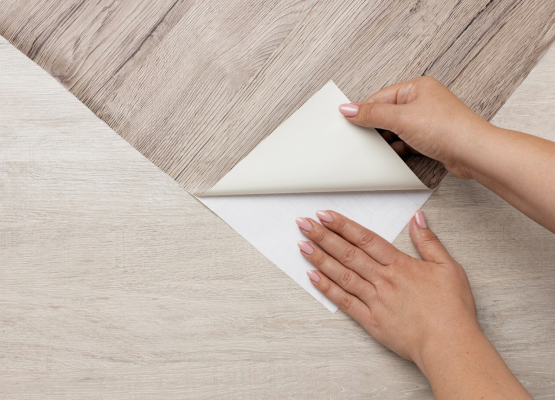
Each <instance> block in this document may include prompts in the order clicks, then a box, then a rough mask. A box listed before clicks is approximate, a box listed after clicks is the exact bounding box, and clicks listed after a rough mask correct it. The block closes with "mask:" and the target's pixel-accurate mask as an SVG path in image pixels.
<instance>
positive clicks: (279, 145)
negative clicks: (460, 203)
mask: <svg viewBox="0 0 555 400" xmlns="http://www.w3.org/2000/svg"><path fill="white" fill-rule="evenodd" d="M348 102H349V100H348V99H347V97H346V96H345V95H344V94H343V92H341V90H340V89H339V88H338V87H337V86H336V85H335V84H334V83H333V82H332V81H330V82H328V83H327V84H326V85H325V86H324V87H323V88H322V89H320V90H319V91H318V92H317V93H316V94H315V95H314V96H312V97H311V98H310V99H309V100H308V101H307V102H306V103H305V104H304V105H303V106H302V107H301V108H299V109H298V110H297V111H296V112H295V113H294V114H293V115H291V117H289V118H288V119H287V120H286V121H284V122H283V123H282V124H281V125H280V126H279V127H278V128H277V129H276V130H275V131H274V132H272V133H271V134H270V135H269V136H268V137H267V138H266V139H264V140H263V141H262V142H260V143H259V144H258V146H256V147H255V148H254V149H253V151H251V152H250V153H249V154H248V155H247V156H246V157H245V158H243V159H242V160H241V161H240V162H239V163H237V165H236V166H235V167H234V168H233V169H232V170H231V171H229V172H228V173H227V174H226V175H225V176H224V177H223V178H222V179H221V180H220V181H219V182H218V183H216V185H214V186H213V187H212V188H211V189H209V190H207V191H206V192H205V193H203V195H202V196H223V195H245V194H275V193H314V192H320V193H329V192H354V191H375V190H410V189H427V187H426V186H425V185H424V184H423V183H422V182H421V181H420V180H419V179H418V177H417V176H416V175H415V174H414V173H413V172H412V171H411V170H410V168H409V167H407V165H406V164H405V163H404V161H403V160H402V159H401V158H400V157H399V156H398V155H397V154H396V153H395V151H393V149H391V147H390V146H389V144H388V143H387V142H386V141H385V140H384V139H383V138H382V137H381V136H380V134H379V133H378V132H377V131H376V130H374V129H367V128H361V127H358V126H355V125H353V124H351V123H350V122H349V121H347V120H346V119H345V118H344V117H343V116H342V115H341V114H340V113H339V111H338V109H337V108H338V106H339V104H342V103H348Z"/></svg>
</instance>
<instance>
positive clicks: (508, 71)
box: [0, 0, 555, 193]
mask: <svg viewBox="0 0 555 400" xmlns="http://www.w3.org/2000/svg"><path fill="white" fill-rule="evenodd" d="M0 34H2V35H4V36H5V37H6V38H8V39H9V40H10V41H11V42H12V43H14V44H15V45H16V46H17V47H18V48H20V49H21V50H22V51H23V52H24V53H25V54H27V55H29V57H31V58H32V59H33V60H35V61H36V62H37V63H38V64H39V65H41V66H42V67H44V68H45V69H46V70H47V71H49V72H50V73H51V74H52V75H53V76H55V77H56V78H57V79H58V80H60V81H61V82H62V83H63V84H64V85H65V86H66V87H67V88H68V89H70V90H71V91H72V92H73V93H74V94H75V95H76V96H77V97H78V98H79V99H81V100H82V101H83V102H84V103H85V104H86V105H87V106H89V107H90V108H91V109H92V110H93V111H94V112H95V113H96V114H97V115H98V116H100V118H102V119H103V120H104V121H106V122H107V123H108V125H110V126H111V127H112V128H113V129H114V130H115V131H116V132H118V133H119V134H120V135H122V136H123V137H124V138H125V139H126V140H128V141H129V142H130V143H131V144H132V145H133V146H134V147H136V148H137V149H138V150H139V151H141V152H142V153H143V154H144V155H145V156H146V157H147V158H149V159H150V160H152V161H153V162H154V163H155V164H156V165H157V166H159V167H160V168H161V169H162V170H163V171H165V172H167V173H168V174H169V175H170V176H171V177H173V178H174V179H176V180H177V181H178V182H179V183H180V184H181V185H182V186H183V187H185V188H187V189H188V190H190V191H192V192H194V193H201V192H203V191H204V190H206V189H207V188H210V187H211V186H212V185H213V184H214V183H216V182H217V181H218V180H219V179H220V178H221V177H222V176H223V175H225V173H227V172H228V171H229V170H230V169H231V168H232V167H233V166H234V165H235V164H236V163H237V162H238V161H239V160H240V159H241V158H243V157H244V156H245V155H246V154H248V153H249V152H250V151H251V150H252V148H254V146H256V144H258V143H259V142H260V140H262V139H263V138H264V137H265V136H266V135H268V134H269V133H271V132H272V131H273V130H274V129H275V128H276V127H277V125H279V123H281V122H282V121H283V120H284V119H285V118H287V117H288V116H289V115H290V114H291V113H293V112H294V111H295V110H296V109H297V108H298V107H299V106H300V105H301V104H302V103H304V102H305V101H306V100H307V99H308V98H309V97H310V96H311V95H312V94H314V93H315V92H316V91H317V90H318V89H319V88H320V87H322V86H323V84H324V83H325V82H326V81H328V80H329V79H333V80H334V81H335V82H336V83H337V84H338V86H339V87H340V88H341V89H342V90H343V91H344V92H345V93H346V94H347V96H348V97H349V98H351V99H352V100H362V99H364V98H365V97H366V96H368V94H370V93H373V92H374V91H376V90H377V89H379V88H380V87H382V86H385V85H387V84H389V83H392V82H395V81H398V80H403V79H408V78H411V77H415V76H420V75H422V74H426V75H432V76H435V77H437V78H438V79H440V80H441V81H443V82H444V83H445V84H446V85H447V86H449V87H450V88H452V89H453V90H454V91H455V93H457V94H458V95H459V96H460V97H461V98H462V99H463V100H464V101H465V102H466V103H467V104H469V105H470V106H471V107H472V108H473V109H474V110H476V111H477V112H478V113H480V114H481V115H483V116H484V117H486V118H488V119H489V118H491V117H492V116H493V115H494V114H495V113H496V111H497V110H498V109H499V108H500V107H501V106H502V104H503V103H504V102H505V100H506V99H507V98H508V97H509V96H510V94H511V93H512V92H513V91H514V89H515V88H516V87H517V86H518V85H519V83H520V82H521V81H522V80H523V79H524V77H525V76H526V75H527V74H528V72H529V71H530V70H531V68H532V67H533V66H534V65H535V64H536V62H537V61H538V60H539V59H540V57H541V56H542V55H543V54H544V52H545V51H546V50H547V49H548V47H549V45H550V44H551V43H552V42H553V40H554V38H555V2H553V1H551V0H527V1H507V0H462V1H461V0H448V1H445V0H428V1H424V0H416V1H393V2H392V1H389V0H380V1H371V2H369V1H366V0H353V1H349V2H344V1H329V0H320V1H318V0H281V1H278V2H276V1H275V0H264V1H260V0H233V1H229V0H218V1H196V2H195V1H192V0H176V1H173V0H171V1H170V0H157V1H156V2H152V1H147V0H143V1H139V2H137V1H132V0H122V1H112V0H96V1H88V2H85V1H80V0H68V1H64V2H61V4H60V2H59V1H55V0H36V1H13V0H3V1H0ZM408 164H409V166H411V168H412V169H413V170H414V171H415V172H416V173H417V175H419V177H420V178H421V179H422V180H423V181H424V182H425V183H426V184H428V185H429V186H431V187H434V186H436V185H437V184H438V183H439V181H440V180H441V178H442V177H443V176H444V175H445V170H444V169H443V168H442V167H441V166H440V165H438V164H437V163H436V162H434V161H431V160H429V159H426V158H424V157H421V156H413V157H412V158H411V159H409V160H408Z"/></svg>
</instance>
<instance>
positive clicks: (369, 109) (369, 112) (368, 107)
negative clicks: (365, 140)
mask: <svg viewBox="0 0 555 400" xmlns="http://www.w3.org/2000/svg"><path fill="white" fill-rule="evenodd" d="M375 105H376V103H365V104H364V107H361V108H362V120H363V121H366V122H371V121H372V119H373V117H374V108H375Z"/></svg>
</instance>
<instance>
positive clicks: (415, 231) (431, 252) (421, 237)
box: [409, 210, 453, 264]
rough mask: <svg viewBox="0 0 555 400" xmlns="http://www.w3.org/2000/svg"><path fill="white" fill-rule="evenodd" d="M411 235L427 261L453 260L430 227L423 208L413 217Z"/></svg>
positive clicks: (444, 261)
mask: <svg viewBox="0 0 555 400" xmlns="http://www.w3.org/2000/svg"><path fill="white" fill-rule="evenodd" d="M409 232H410V237H411V239H412V242H413V243H414V245H415V246H416V249H417V250H418V252H419V253H420V255H421V256H422V259H423V260H425V261H432V262H435V263H437V264H446V263H450V262H452V261H453V258H452V257H451V255H450V254H449V252H448V251H447V250H446V249H445V247H443V244H441V242H440V241H439V239H438V238H437V236H436V235H435V234H434V233H433V232H432V231H431V230H430V229H428V224H427V223H426V219H425V218H424V214H423V213H422V211H421V210H418V211H417V212H416V215H415V216H414V217H413V218H412V219H411V221H410V226H409Z"/></svg>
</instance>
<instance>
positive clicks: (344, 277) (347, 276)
mask: <svg viewBox="0 0 555 400" xmlns="http://www.w3.org/2000/svg"><path fill="white" fill-rule="evenodd" d="M352 280H353V271H351V270H350V269H345V271H343V273H342V274H341V278H340V280H339V281H340V284H341V286H343V287H346V286H347V285H348V284H349V283H350V282H351V281H352Z"/></svg>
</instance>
